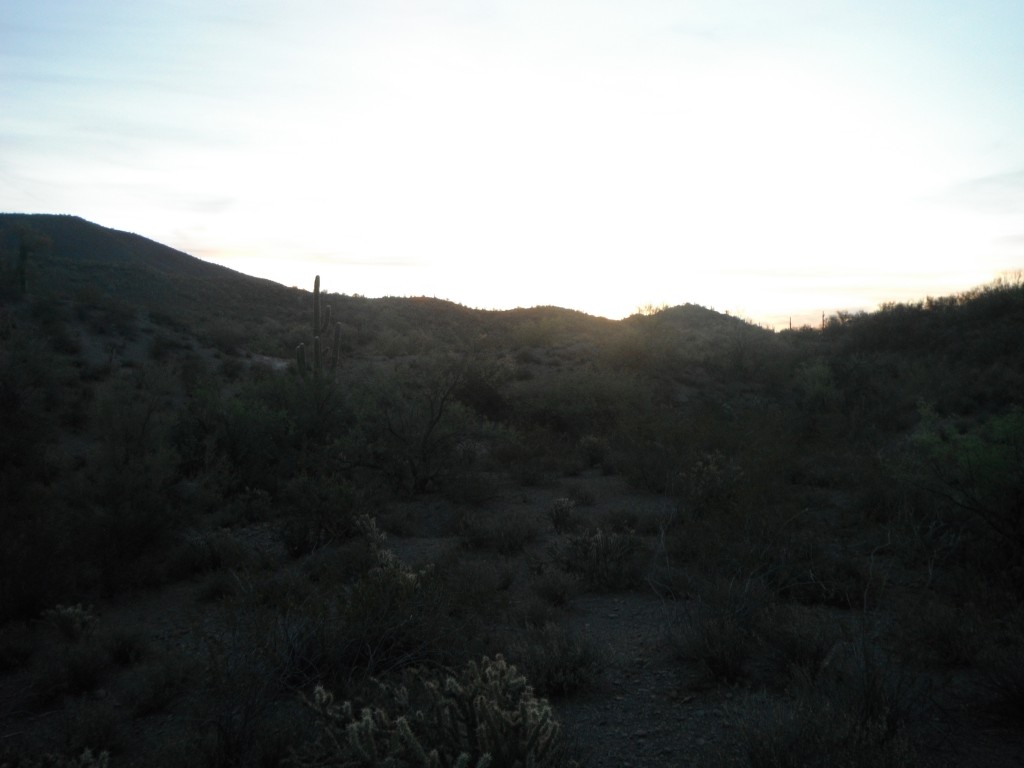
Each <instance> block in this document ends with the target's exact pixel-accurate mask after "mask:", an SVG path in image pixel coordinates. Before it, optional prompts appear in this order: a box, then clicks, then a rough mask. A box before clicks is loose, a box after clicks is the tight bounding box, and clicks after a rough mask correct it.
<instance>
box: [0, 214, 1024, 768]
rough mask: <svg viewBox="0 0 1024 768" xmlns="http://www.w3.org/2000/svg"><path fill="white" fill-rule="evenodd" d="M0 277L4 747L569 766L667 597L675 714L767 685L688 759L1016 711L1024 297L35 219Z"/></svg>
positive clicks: (928, 759) (1, 246) (967, 734)
mask: <svg viewBox="0 0 1024 768" xmlns="http://www.w3.org/2000/svg"><path fill="white" fill-rule="evenodd" d="M296 280H297V282H306V280H307V277H304V276H298V275H297V276H296ZM0 291H2V294H0V299H2V301H3V303H2V304H0V510H2V512H0V514H2V523H3V530H4V535H3V537H2V538H0V763H3V764H4V765H11V766H20V765H99V764H103V763H102V761H104V760H109V762H110V764H111V765H120V764H126V765H168V766H170V765H190V766H191V765H200V766H202V765H207V766H229V765H262V766H270V765H289V764H290V765H307V764H308V765H311V764H317V765H320V764H326V763H327V762H330V761H331V760H347V761H349V762H347V763H345V764H353V765H375V764H378V763H375V762H373V760H372V759H370V758H369V757H367V756H366V754H364V752H362V751H361V750H362V749H364V748H366V749H369V748H370V746H372V745H376V748H377V749H378V750H379V753H378V758H377V759H378V761H379V762H382V761H384V759H385V756H390V757H391V758H393V759H394V760H395V761H397V762H395V764H401V765H405V764H409V765H418V764H420V763H422V762H423V760H424V759H426V761H427V762H426V763H425V764H440V765H449V764H460V765H461V764H464V763H458V760H459V758H460V756H461V755H465V756H466V757H465V758H464V759H465V760H469V761H470V763H469V764H474V765H475V764H478V761H479V760H480V759H481V758H482V756H483V755H484V754H485V753H488V754H491V756H492V758H493V759H494V761H495V762H493V763H492V765H506V764H507V765H513V764H514V761H515V760H517V759H524V756H526V755H533V757H534V758H535V759H536V760H537V762H538V764H546V765H568V764H570V762H571V759H576V760H579V759H581V757H582V755H580V754H575V753H573V750H572V749H570V747H569V746H567V744H568V745H570V746H571V743H572V742H571V740H570V741H568V742H567V741H565V740H564V739H563V735H564V734H565V730H564V729H563V728H562V727H561V726H558V725H557V722H556V721H557V720H558V719H559V717H560V706H561V704H562V702H563V701H569V700H571V699H572V698H573V697H588V696H589V697H598V698H599V697H602V696H605V697H608V702H609V703H610V702H612V701H613V699H611V698H610V696H611V693H610V692H609V690H610V688H609V685H610V684H609V683H608V681H607V680H606V679H605V677H604V668H605V667H606V666H608V665H611V664H612V663H617V662H613V661H611V660H610V659H609V656H608V653H607V649H605V648H603V647H598V646H596V645H595V644H593V643H591V642H590V641H589V639H588V638H587V637H586V636H581V635H580V634H579V633H577V632H576V631H574V630H572V629H571V625H572V617H573V611H574V610H575V607H574V606H576V605H577V604H578V603H579V601H580V600H583V599H590V600H600V599H604V598H605V597H607V596H612V597H613V598H614V599H621V600H624V601H630V600H641V599H648V598H650V597H651V596H656V598H657V599H658V600H660V602H659V605H660V606H661V607H662V608H661V609H662V610H663V613H664V616H665V619H664V628H663V629H664V631H663V632H662V633H661V635H660V636H659V643H660V646H659V647H658V648H657V649H652V650H651V651H650V653H651V656H652V657H655V656H656V657H657V658H658V659H659V661H658V663H659V664H663V665H666V668H668V669H671V670H673V671H674V674H676V675H677V676H678V681H679V683H678V686H679V691H680V695H679V696H678V697H677V699H676V701H677V702H678V706H680V707H683V706H694V707H696V706H697V705H698V703H699V702H700V701H701V699H702V697H708V696H712V695H715V694H714V692H716V691H719V692H721V691H725V690H728V691H731V692H736V693H735V696H736V699H735V700H736V701H740V700H742V702H743V703H742V705H740V704H737V706H742V707H745V709H743V710H742V714H741V715H738V717H740V718H741V719H742V720H743V722H742V723H741V725H742V727H739V728H735V729H733V730H731V731H729V732H728V733H726V734H724V735H722V736H721V738H720V739H717V740H716V741H715V742H714V744H713V745H703V746H702V747H701V748H698V746H700V745H694V748H693V754H692V755H687V756H681V755H676V756H675V757H677V758H679V760H680V761H682V762H686V761H687V760H685V759H683V758H684V757H686V758H687V759H689V758H691V757H692V760H693V762H697V763H700V762H701V761H703V763H704V764H709V765H711V764H738V765H758V766H759V765H805V764H807V765H811V764H814V765H816V764H822V765H831V764H849V765H863V766H883V765H914V764H921V765H933V764H943V760H944V759H947V758H943V756H942V751H943V750H946V751H947V752H949V754H951V755H952V757H948V759H947V763H946V764H957V761H958V756H959V757H962V753H957V752H956V751H955V750H956V749H958V748H962V747H963V746H964V744H968V743H969V742H970V740H971V739H972V738H973V735H974V734H977V733H981V732H982V731H984V732H985V733H986V734H987V735H986V737H985V738H987V739H990V740H991V739H996V738H1003V736H998V735H997V736H993V735H992V734H993V733H995V731H992V730H991V729H990V728H989V725H990V723H993V722H994V723H997V724H1000V725H998V727H999V728H1003V727H1005V728H1006V729H1007V733H1013V732H1015V731H1013V729H1014V728H1017V729H1019V724H1020V712H1021V711H1022V710H1024V707H1021V706H1020V702H1021V698H1022V697H1021V690H1022V689H1024V686H1022V685H1021V680H1022V679H1024V676H1022V674H1021V665H1020V663H1019V661H1018V660H1019V658H1020V657H1021V653H1022V651H1024V610H1022V605H1024V565H1022V563H1024V396H1022V393H1024V349H1022V347H1021V345H1020V329H1021V328H1022V327H1024V285H1022V284H1021V282H1020V281H1019V280H1017V281H1014V280H1008V281H1002V282H997V283H994V284H992V285H989V286H985V287H982V288H978V289H975V290H972V291H969V292H967V293H964V294H961V295H958V296H953V297H943V298H938V299H927V300H925V301H922V302H919V303H916V304H900V305H887V306H884V307H882V308H880V309H879V310H878V311H877V312H873V313H864V314H856V315H847V314H838V315H836V316H834V317H832V318H830V319H828V321H827V322H826V323H825V324H824V327H823V328H821V329H809V328H804V329H797V330H792V331H785V332H782V333H772V332H770V331H767V330H765V329H762V328H758V327H756V326H753V325H751V324H749V323H745V322H743V321H741V320H738V319H736V318H731V317H726V316H722V315H720V314H717V313H715V312H712V311H710V310H707V309H704V308H701V307H697V306H693V305H687V306H682V307H671V308H662V309H658V310H653V309H652V310H650V311H647V312H644V313H639V314H637V315H635V316H633V317H630V318H627V319H625V320H622V321H619V322H612V321H608V320H604V319H600V318H593V317H589V316H587V315H584V314H582V313H579V312H572V311H567V310H561V309H557V308H553V307H541V308H534V309H523V310H515V311H509V312H483V311H476V310H470V309H467V308H465V307H460V306H457V305H453V304H451V303H448V302H442V301H437V300H433V299H395V298H390V299H378V300H370V299H365V298H361V297H355V296H345V295H339V294H328V293H323V292H321V291H320V290H319V285H317V286H316V289H315V291H314V293H313V294H310V293H309V292H307V291H303V290H299V289H293V288H285V287H282V286H277V285H274V284H272V283H269V282H267V281H263V280H257V279H254V278H248V277H245V276H243V275H238V274H236V273H233V272H231V271H230V270H225V269H223V268H220V267H215V266H213V265H209V264H204V263H203V262H200V261H198V260H196V259H192V258H191V257H188V256H186V255H184V254H180V253H177V252H175V251H173V250H171V249H167V248H164V247H163V246H160V245H158V244H156V243H152V242H150V241H147V240H144V239H143V238H140V237H138V236H135V235H130V234H127V233H120V232H114V231H111V230H106V229H103V228H102V227H98V226H96V225H94V224H90V223H88V222H84V221H82V220H80V219H76V218H73V217H54V216H25V215H13V214H5V215H3V216H0ZM328 305H329V306H330V312H329V313H328V311H327V306H328ZM328 316H329V317H328ZM311 328H312V329H313V330H312V334H311V330H310V329H311ZM321 338H322V341H321V340H320V339H321ZM300 344H302V345H304V346H303V347H302V352H301V353H300V354H298V355H296V347H297V346H298V345H300ZM612 482H616V483H619V485H618V486H616V487H621V488H622V489H624V490H623V491H622V493H623V494H626V495H628V497H629V498H630V499H631V501H630V502H629V503H628V504H626V503H620V502H619V501H616V502H615V503H612V502H611V501H610V500H608V499H606V498H605V493H606V492H605V491H604V490H602V489H605V488H607V487H609V486H608V484H609V483H612ZM499 654H500V655H501V656H503V657H504V658H507V659H509V662H510V663H512V664H514V665H515V667H516V668H517V669H518V671H516V668H513V667H512V666H510V665H509V663H506V662H505V661H504V660H503V659H502V658H500V657H499ZM481 658H484V661H483V662H481V661H480V659H481ZM643 661H644V663H647V660H643ZM630 663H633V662H632V660H630ZM637 663H638V664H639V662H637ZM520 672H522V673H523V674H525V675H526V676H527V677H526V679H524V678H523V677H522V676H521V675H520V674H519V673H520ZM951 680H952V681H953V683H950V681H951ZM531 686H532V687H531ZM328 691H330V692H331V694H328V693H327V692H328ZM534 691H538V693H539V695H535V694H534ZM741 692H742V693H741ZM732 695H733V694H732V693H730V696H732ZM540 696H547V697H550V698H551V701H550V702H549V701H547V700H545V699H543V698H540ZM480 697H482V700H481V703H479V704H477V703H476V702H477V699H479V698H480ZM691 700H695V701H696V702H697V703H694V704H692V705H689V704H686V702H690V701H691ZM336 702H337V703H336ZM602 706H603V705H602ZM701 706H703V705H701ZM417 707H419V708H418V709H417ZM981 713H991V714H984V716H983V715H982V714H981ZM452 718H454V720H453V719H452ZM986 718H987V719H986ZM438 723H444V724H445V725H444V727H443V728H439V727H438ZM458 723H462V724H463V726H462V727H461V730H460V727H459V726H458ZM949 724H956V730H955V735H954V736H951V737H950V738H952V739H957V740H958V741H957V742H956V743H954V744H952V745H949V744H943V745H940V746H941V749H940V748H939V747H938V746H936V737H935V734H936V732H937V731H941V730H942V728H943V727H944V726H945V725H949ZM478 726H480V728H478ZM484 726H485V727H484ZM951 727H952V726H951ZM992 727H993V728H995V727H997V726H992ZM481 728H482V730H481ZM467 729H469V730H467ZM998 733H1000V734H1001V733H1003V731H999V732H998ZM1000 743H1001V744H1005V745H1008V746H1006V749H1007V750H1011V751H1012V746H1013V737H1012V736H1006V737H1005V739H1004V741H1002V742H1000ZM360 745H361V746H360ZM86 750H89V752H88V754H86ZM431 750H437V752H436V760H435V758H433V757H430V754H431ZM949 750H953V751H949ZM421 752H422V755H421ZM104 753H105V754H104ZM423 755H426V758H424V757H423ZM502 756H504V757H502ZM503 760H504V762H503ZM417 761H419V762H417ZM432 761H433V762H432ZM332 764H333V763H332Z"/></svg>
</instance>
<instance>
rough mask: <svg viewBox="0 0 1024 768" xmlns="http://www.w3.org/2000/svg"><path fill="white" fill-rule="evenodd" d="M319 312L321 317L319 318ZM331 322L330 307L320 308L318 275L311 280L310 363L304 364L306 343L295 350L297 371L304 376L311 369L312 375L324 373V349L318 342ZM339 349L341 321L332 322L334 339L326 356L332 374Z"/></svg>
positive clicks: (335, 368) (316, 376) (319, 375)
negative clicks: (311, 336) (311, 329)
mask: <svg viewBox="0 0 1024 768" xmlns="http://www.w3.org/2000/svg"><path fill="white" fill-rule="evenodd" d="M321 314H322V315H323V317H322V318H321ZM330 324H331V307H330V305H329V304H328V305H327V306H325V307H324V308H323V312H322V313H321V309H320V275H317V276H316V280H314V281H313V360H312V364H311V365H309V366H307V364H306V345H305V344H299V346H298V347H297V348H296V350H295V362H296V364H297V365H298V368H299V373H301V374H302V376H303V378H305V377H306V376H307V375H308V374H309V371H310V370H312V372H313V376H314V377H315V378H317V379H319V378H320V377H321V376H323V375H324V355H325V350H324V349H323V347H322V344H321V342H320V338H321V336H323V334H324V332H325V331H326V330H327V328H328V326H330ZM340 351H341V323H335V324H334V341H333V344H332V345H331V352H330V355H329V356H328V357H327V369H328V372H329V373H330V374H331V375H332V376H333V375H334V372H335V371H336V370H337V368H338V357H339V354H340Z"/></svg>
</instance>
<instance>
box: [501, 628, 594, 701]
mask: <svg viewBox="0 0 1024 768" xmlns="http://www.w3.org/2000/svg"><path fill="white" fill-rule="evenodd" d="M509 657H510V658H511V659H512V660H513V661H514V662H516V665H517V666H518V667H519V668H520V669H522V670H523V674H525V675H526V676H527V678H528V679H529V680H530V682H531V683H532V684H533V686H534V688H535V689H536V691H537V692H538V693H540V694H541V695H542V696H550V697H557V696H568V695H572V694H574V693H577V692H579V691H583V690H586V689H587V688H589V687H591V686H592V685H593V683H594V680H595V679H596V678H597V676H598V675H599V674H600V671H601V669H600V667H601V660H600V657H599V655H598V653H597V651H596V650H595V649H594V647H593V646H592V645H590V644H589V643H587V641H586V640H584V639H581V638H580V637H578V636H576V635H575V634H574V633H573V632H571V631H570V630H568V629H566V628H565V627H564V626H562V625H560V624H556V623H554V622H545V623H544V624H542V625H535V626H530V627H528V628H527V629H526V631H525V632H524V634H523V635H522V636H521V637H520V638H519V639H518V640H516V641H515V642H513V643H512V644H511V645H510V647H509Z"/></svg>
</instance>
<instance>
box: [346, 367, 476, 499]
mask: <svg viewBox="0 0 1024 768" xmlns="http://www.w3.org/2000/svg"><path fill="white" fill-rule="evenodd" d="M463 377H464V369H463V366H461V365H460V364H459V362H458V361H451V360H447V359H427V360H425V361H418V362H417V363H416V364H415V365H407V366H399V367H397V368H396V370H394V371H390V372H386V373H383V372H382V373H378V374H376V375H371V376H368V377H365V378H363V379H361V380H359V381H357V382H353V388H352V389H353V391H352V393H351V394H352V400H353V409H354V413H355V418H354V423H353V426H352V429H351V430H349V431H348V432H347V433H346V435H345V438H344V439H345V450H346V452H347V454H349V455H350V456H351V457H352V461H353V463H355V464H357V465H359V466H361V467H365V468H367V469H372V470H374V471H376V472H378V473H379V474H380V475H381V476H382V477H383V478H384V479H385V481H386V482H387V483H388V484H389V485H390V486H391V487H392V488H393V489H394V490H395V491H398V492H401V493H407V494H418V493H424V492H426V491H431V490H437V489H443V488H444V485H445V483H446V482H447V481H449V480H452V479H453V478H455V477H457V476H458V475H460V474H464V473H465V472H466V471H467V470H468V469H470V468H473V465H474V464H475V463H476V459H477V458H479V456H478V454H479V453H480V452H479V451H478V450H476V448H477V446H478V445H479V444H480V441H482V440H483V439H484V437H485V436H486V433H487V430H488V428H487V424H486V422H484V421H483V420H482V419H481V417H479V416H478V415H477V414H476V413H475V412H474V411H473V410H472V409H471V408H469V407H468V406H466V405H464V404H463V403H462V402H460V401H459V400H458V398H457V397H456V391H457V389H458V387H459V386H460V384H461V383H462V381H463Z"/></svg>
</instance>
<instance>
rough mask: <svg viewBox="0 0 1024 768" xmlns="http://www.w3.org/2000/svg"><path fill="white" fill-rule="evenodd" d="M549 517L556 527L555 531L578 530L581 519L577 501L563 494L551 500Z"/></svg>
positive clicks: (567, 531)
mask: <svg viewBox="0 0 1024 768" xmlns="http://www.w3.org/2000/svg"><path fill="white" fill-rule="evenodd" d="M548 519H549V520H551V525H552V526H553V527H554V529H555V533H569V532H571V531H575V530H578V529H579V527H580V525H581V521H580V519H579V516H578V515H577V514H576V501H575V500H573V499H572V498H570V497H568V496H562V497H560V498H557V499H555V500H554V501H553V502H551V506H550V507H548Z"/></svg>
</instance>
